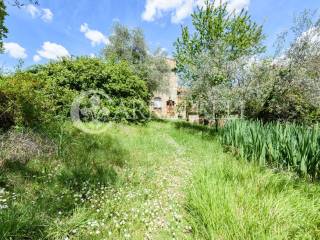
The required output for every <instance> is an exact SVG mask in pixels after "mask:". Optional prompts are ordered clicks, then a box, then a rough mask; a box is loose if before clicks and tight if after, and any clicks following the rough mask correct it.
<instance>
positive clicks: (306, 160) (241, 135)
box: [221, 120, 320, 180]
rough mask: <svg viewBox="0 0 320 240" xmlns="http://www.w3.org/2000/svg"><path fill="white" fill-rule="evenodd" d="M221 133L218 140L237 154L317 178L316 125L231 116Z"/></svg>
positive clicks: (319, 132)
mask: <svg viewBox="0 0 320 240" xmlns="http://www.w3.org/2000/svg"><path fill="white" fill-rule="evenodd" d="M221 133H222V134H221V141H222V143H223V144H224V145H225V146H226V147H228V148H229V149H231V150H232V151H233V152H235V153H236V154H238V155H239V156H240V157H241V158H245V159H247V160H249V161H254V162H259V163H260V164H262V165H271V166H273V167H277V168H281V169H288V170H292V171H295V172H297V173H298V174H299V175H300V176H306V177H310V178H311V179H312V180H315V179H319V178H320V128H319V126H313V127H306V126H301V125H297V124H293V123H286V124H283V123H268V124H263V123H261V122H257V121H254V122H253V121H243V120H235V121H230V122H228V123H227V124H226V126H225V127H224V128H223V129H221Z"/></svg>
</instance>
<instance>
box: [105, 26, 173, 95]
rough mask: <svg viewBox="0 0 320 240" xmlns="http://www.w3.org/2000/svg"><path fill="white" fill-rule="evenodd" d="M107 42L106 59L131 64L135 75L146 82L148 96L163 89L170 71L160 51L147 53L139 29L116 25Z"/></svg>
mask: <svg viewBox="0 0 320 240" xmlns="http://www.w3.org/2000/svg"><path fill="white" fill-rule="evenodd" d="M109 40H110V44H108V45H107V46H106V47H105V49H104V56H105V58H106V59H108V60H109V61H111V62H118V61H127V62H128V63H130V64H132V66H133V68H134V71H135V73H136V74H137V75H138V76H139V77H140V78H141V79H142V80H144V81H146V83H147V86H148V89H149V92H150V94H152V93H153V92H154V91H156V90H163V89H165V87H166V86H167V82H166V76H167V74H168V73H169V72H170V70H171V69H170V68H169V66H168V65H167V63H166V55H165V54H164V52H162V51H160V50H157V51H156V52H155V53H154V54H153V55H152V54H150V53H149V49H148V46H147V43H146V42H145V38H144V35H143V31H142V30H141V29H138V28H137V29H133V30H130V29H128V28H127V27H126V26H123V25H121V24H120V23H116V24H115V25H114V27H113V34H112V35H111V36H110V39H109Z"/></svg>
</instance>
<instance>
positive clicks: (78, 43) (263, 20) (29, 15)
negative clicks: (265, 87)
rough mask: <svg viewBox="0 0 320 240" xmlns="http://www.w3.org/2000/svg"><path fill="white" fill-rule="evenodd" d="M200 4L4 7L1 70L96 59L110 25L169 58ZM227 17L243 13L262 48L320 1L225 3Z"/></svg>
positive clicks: (68, 0) (149, 0) (56, 0)
mask: <svg viewBox="0 0 320 240" xmlns="http://www.w3.org/2000/svg"><path fill="white" fill-rule="evenodd" d="M202 1H203V0H118V1H117V0H100V1H92V0H91V1H89V0H51V1H49V0H40V1H39V2H40V5H39V6H31V5H30V6H25V7H22V8H20V9H19V8H16V7H10V6H9V7H8V13H9V17H7V19H6V25H7V26H8V28H9V34H8V38H7V39H5V47H6V52H5V53H4V54H1V55H0V66H3V67H8V68H11V67H12V66H14V65H16V64H17V63H18V58H23V60H24V62H25V66H29V65H32V64H35V63H45V62H47V61H48V60H50V59H56V58H57V57H59V56H65V55H90V54H96V55H97V54H99V52H100V51H101V49H102V48H103V46H104V44H107V43H108V36H109V35H110V34H111V29H112V24H113V22H114V21H120V22H121V23H122V24H125V25H127V26H129V27H140V28H142V29H143V30H144V33H145V36H146V39H147V42H148V44H149V47H150V49H156V48H157V47H162V48H165V49H166V50H167V51H168V53H169V55H172V52H173V50H174V48H173V42H174V41H175V40H176V38H177V37H178V36H179V34H180V28H181V24H183V25H191V21H190V17H189V16H190V13H191V11H192V9H193V8H195V7H196V6H197V5H201V4H202ZM224 1H230V11H231V8H232V10H235V11H237V10H239V9H240V8H242V7H244V8H246V9H248V11H249V13H250V14H251V15H252V17H253V19H254V20H255V21H256V22H257V23H259V24H263V25H264V33H265V34H266V35H267V39H266V41H265V44H266V45H267V47H268V49H269V50H268V52H269V53H271V52H272V44H273V42H274V40H275V39H276V36H277V34H278V33H280V32H281V31H284V30H286V29H288V28H289V27H290V26H291V23H292V19H293V16H294V15H295V14H297V13H299V12H301V11H302V10H303V9H305V8H310V9H315V10H316V9H318V8H320V0H303V1H302V0H224Z"/></svg>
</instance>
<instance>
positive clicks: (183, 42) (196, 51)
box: [174, 0, 265, 109]
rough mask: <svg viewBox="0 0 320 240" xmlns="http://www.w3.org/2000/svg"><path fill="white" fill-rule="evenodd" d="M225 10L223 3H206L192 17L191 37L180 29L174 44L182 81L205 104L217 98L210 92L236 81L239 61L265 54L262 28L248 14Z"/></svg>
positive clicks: (213, 92) (184, 28)
mask: <svg viewBox="0 0 320 240" xmlns="http://www.w3.org/2000/svg"><path fill="white" fill-rule="evenodd" d="M227 7H228V5H227V3H224V4H221V2H220V3H219V4H218V3H217V2H216V1H213V2H212V1H208V0H207V1H206V2H205V5H204V6H203V7H198V8H197V9H196V10H195V11H194V13H193V14H192V24H193V29H194V31H193V33H192V32H191V31H190V30H189V28H188V27H182V34H181V37H179V38H178V39H177V41H176V42H175V48H176V51H175V55H174V56H175V59H176V61H177V71H178V73H179V75H180V77H181V79H182V81H183V82H184V83H185V85H187V86H188V87H189V88H190V92H191V95H192V97H193V98H198V99H202V101H204V102H207V103H209V102H212V101H213V100H212V99H211V97H212V96H213V95H214V96H218V95H217V92H215V89H213V88H215V87H216V86H218V85H221V84H226V86H228V85H229V86H230V85H231V84H232V82H233V81H235V80H236V77H237V75H236V70H235V68H236V66H237V62H238V61H239V59H242V58H244V57H250V56H253V55H256V54H258V53H261V52H263V51H264V50H265V47H264V46H263V45H262V40H263V39H264V35H263V33H262V26H260V25H258V24H257V23H255V22H254V21H253V20H252V19H251V16H250V15H249V14H248V12H246V11H244V10H242V11H241V12H240V13H236V12H229V11H228V8H227ZM218 91H220V90H218ZM221 91H222V90H221ZM221 91H220V92H221ZM208 107H209V108H211V109H212V108H213V107H212V106H208Z"/></svg>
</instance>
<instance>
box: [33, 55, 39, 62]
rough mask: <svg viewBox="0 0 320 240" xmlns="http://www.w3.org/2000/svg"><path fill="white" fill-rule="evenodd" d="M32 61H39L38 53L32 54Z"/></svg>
mask: <svg viewBox="0 0 320 240" xmlns="http://www.w3.org/2000/svg"><path fill="white" fill-rule="evenodd" d="M33 61H34V62H39V61H41V57H40V56H39V55H38V54H36V55H34V56H33Z"/></svg>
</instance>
